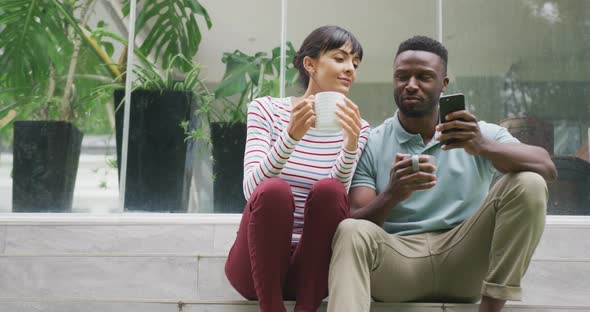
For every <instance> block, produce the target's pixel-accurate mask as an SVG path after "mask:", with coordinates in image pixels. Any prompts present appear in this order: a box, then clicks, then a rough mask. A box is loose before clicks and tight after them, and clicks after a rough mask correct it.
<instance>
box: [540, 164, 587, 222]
mask: <svg viewBox="0 0 590 312" xmlns="http://www.w3.org/2000/svg"><path fill="white" fill-rule="evenodd" d="M553 162H554V163H555V167H557V180H556V181H554V182H552V183H549V185H548V188H549V204H548V211H547V213H548V214H556V215H590V191H589V190H590V163H589V162H587V161H585V160H583V159H580V158H577V157H570V156H559V157H553Z"/></svg>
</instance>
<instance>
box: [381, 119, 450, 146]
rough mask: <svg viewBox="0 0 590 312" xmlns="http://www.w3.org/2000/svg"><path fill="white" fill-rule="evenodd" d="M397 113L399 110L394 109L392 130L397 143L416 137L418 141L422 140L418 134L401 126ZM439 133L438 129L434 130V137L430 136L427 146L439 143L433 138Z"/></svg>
mask: <svg viewBox="0 0 590 312" xmlns="http://www.w3.org/2000/svg"><path fill="white" fill-rule="evenodd" d="M398 113H399V111H396V112H395V114H394V116H393V131H394V136H395V139H396V140H397V142H398V143H399V144H403V143H406V142H408V141H410V140H412V139H414V138H416V137H417V138H418V139H419V140H420V142H422V137H420V135H419V134H411V133H409V132H407V131H406V129H404V127H403V126H402V124H401V123H400V121H399V116H398ZM439 135H440V131H436V132H435V133H434V138H432V140H430V142H429V143H428V145H427V147H430V146H433V145H436V144H440V142H439V141H437V140H436V139H435V138H436V137H438V136H439Z"/></svg>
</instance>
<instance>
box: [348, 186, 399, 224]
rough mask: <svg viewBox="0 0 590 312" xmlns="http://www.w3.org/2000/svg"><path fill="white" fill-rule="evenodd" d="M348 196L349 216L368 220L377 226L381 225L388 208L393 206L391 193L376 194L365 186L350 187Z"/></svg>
mask: <svg viewBox="0 0 590 312" xmlns="http://www.w3.org/2000/svg"><path fill="white" fill-rule="evenodd" d="M348 196H349V199H350V217H351V218H354V219H364V220H368V221H371V222H373V223H375V224H377V225H379V226H383V222H385V219H386V218H387V215H388V214H389V210H390V209H391V207H394V206H395V203H393V202H392V196H391V194H389V193H388V192H382V193H381V194H379V195H377V192H375V190H374V189H372V188H370V187H366V186H359V187H353V188H351V189H350V193H349V195H348Z"/></svg>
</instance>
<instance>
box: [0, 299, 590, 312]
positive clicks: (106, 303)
mask: <svg viewBox="0 0 590 312" xmlns="http://www.w3.org/2000/svg"><path fill="white" fill-rule="evenodd" d="M294 305H295V303H294V302H292V301H287V302H285V306H286V307H287V309H292V308H293V307H294ZM31 306H34V307H36V308H37V309H39V310H40V311H76V310H74V309H80V308H82V309H84V310H83V311H85V312H88V311H107V310H108V311H118V310H117V309H120V308H124V309H125V311H126V312H135V311H138V312H139V311H143V312H145V311H158V312H160V311H162V312H164V311H170V312H172V311H177V312H193V311H210V312H217V311H219V312H222V311H223V312H230V311H236V312H246V311H247V312H250V311H251V312H254V311H258V303H257V302H256V301H181V300H178V301H176V300H134V299H121V300H110V299H109V300H101V299H96V298H94V299H79V300H68V299H63V300H59V299H56V300H39V299H36V298H0V310H3V311H4V310H5V309H4V308H10V311H14V312H16V311H29V310H26V309H27V308H30V307H31ZM477 306H478V305H477V304H446V303H379V302H374V303H373V304H372V307H371V311H373V312H385V311H397V312H439V311H453V312H467V311H476V310H477ZM79 311H82V310H79ZM318 311H320V312H324V311H326V303H325V302H324V303H322V305H321V306H320V308H319V309H318ZM504 311H506V312H521V311H522V312H531V311H539V312H558V311H559V312H565V311H590V306H558V305H524V304H518V303H515V304H513V303H509V304H507V305H506V307H505V308H504Z"/></svg>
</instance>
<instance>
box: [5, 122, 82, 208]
mask: <svg viewBox="0 0 590 312" xmlns="http://www.w3.org/2000/svg"><path fill="white" fill-rule="evenodd" d="M82 136H83V134H82V132H80V130H78V129H77V128H76V127H75V126H74V125H72V124H71V123H69V122H65V121H15V122H14V148H13V153H14V154H13V155H14V160H13V180H12V211H13V212H71V211H72V199H73V195H74V187H75V185H76V174H77V172H78V162H79V159H80V148H81V145H82Z"/></svg>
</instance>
